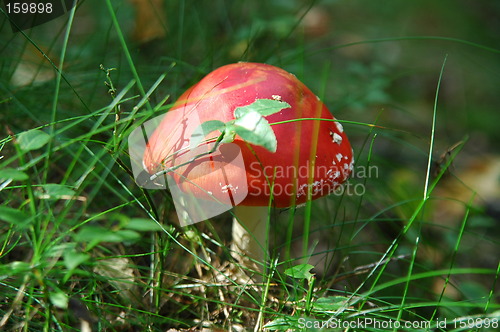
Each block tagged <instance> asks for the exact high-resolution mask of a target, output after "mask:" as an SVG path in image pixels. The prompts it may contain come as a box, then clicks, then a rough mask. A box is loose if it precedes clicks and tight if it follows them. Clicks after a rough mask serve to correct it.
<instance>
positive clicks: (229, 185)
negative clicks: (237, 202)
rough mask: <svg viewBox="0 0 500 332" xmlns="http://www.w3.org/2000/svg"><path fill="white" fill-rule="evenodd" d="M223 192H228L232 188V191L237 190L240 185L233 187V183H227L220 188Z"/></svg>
mask: <svg viewBox="0 0 500 332" xmlns="http://www.w3.org/2000/svg"><path fill="white" fill-rule="evenodd" d="M220 190H221V192H223V193H227V192H228V191H229V190H231V192H234V193H235V192H236V190H238V186H236V187H233V185H231V184H228V185H225V186H223V187H221V188H220Z"/></svg>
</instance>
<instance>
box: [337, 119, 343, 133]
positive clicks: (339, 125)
mask: <svg viewBox="0 0 500 332" xmlns="http://www.w3.org/2000/svg"><path fill="white" fill-rule="evenodd" d="M335 125H336V126H337V130H338V131H339V132H340V133H343V132H344V127H342V124H341V123H340V122H337V121H336V122H335Z"/></svg>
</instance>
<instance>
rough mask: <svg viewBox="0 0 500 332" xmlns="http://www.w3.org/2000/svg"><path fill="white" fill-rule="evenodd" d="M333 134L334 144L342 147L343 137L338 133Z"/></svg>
mask: <svg viewBox="0 0 500 332" xmlns="http://www.w3.org/2000/svg"><path fill="white" fill-rule="evenodd" d="M331 134H332V135H331V136H332V138H333V140H332V142H333V143H337V144H338V145H340V144H341V143H342V136H340V135H339V134H337V133H331Z"/></svg>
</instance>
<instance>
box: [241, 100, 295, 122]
mask: <svg viewBox="0 0 500 332" xmlns="http://www.w3.org/2000/svg"><path fill="white" fill-rule="evenodd" d="M285 108H290V104H288V103H286V102H284V101H280V100H275V99H257V100H255V101H254V102H253V103H251V104H250V105H247V106H242V107H238V108H236V109H235V110H234V117H235V118H236V119H237V118H239V117H242V116H243V115H244V114H245V113H247V112H257V113H259V114H260V115H262V116H268V115H271V114H274V113H278V112H279V111H281V110H282V109H285Z"/></svg>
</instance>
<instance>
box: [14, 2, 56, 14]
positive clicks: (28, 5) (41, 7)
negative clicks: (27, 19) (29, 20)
mask: <svg viewBox="0 0 500 332" xmlns="http://www.w3.org/2000/svg"><path fill="white" fill-rule="evenodd" d="M5 7H6V9H7V13H8V14H51V13H52V11H53V7H52V3H50V2H47V3H43V2H8V3H7V4H5Z"/></svg>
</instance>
